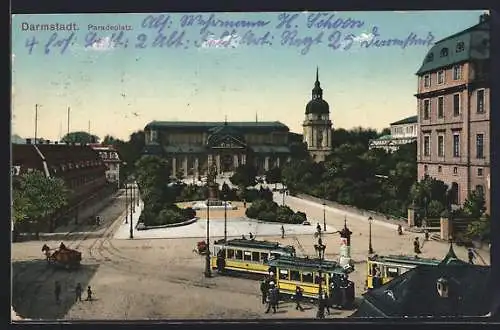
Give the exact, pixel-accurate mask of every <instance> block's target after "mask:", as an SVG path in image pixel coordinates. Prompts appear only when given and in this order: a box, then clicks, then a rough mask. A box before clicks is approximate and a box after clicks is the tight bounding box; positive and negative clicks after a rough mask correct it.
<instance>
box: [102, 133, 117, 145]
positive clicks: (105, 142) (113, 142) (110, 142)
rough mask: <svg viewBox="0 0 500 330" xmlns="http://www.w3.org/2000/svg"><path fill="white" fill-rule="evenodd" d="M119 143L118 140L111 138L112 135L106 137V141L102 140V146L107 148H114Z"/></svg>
mask: <svg viewBox="0 0 500 330" xmlns="http://www.w3.org/2000/svg"><path fill="white" fill-rule="evenodd" d="M117 141H118V139H117V138H115V137H113V136H111V135H106V136H105V137H104V139H102V142H101V143H102V144H103V145H105V146H114V145H115V143H116V142H117Z"/></svg>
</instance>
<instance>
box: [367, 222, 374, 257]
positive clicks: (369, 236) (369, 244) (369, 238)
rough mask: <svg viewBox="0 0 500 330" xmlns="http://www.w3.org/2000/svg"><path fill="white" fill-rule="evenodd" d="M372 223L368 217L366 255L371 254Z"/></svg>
mask: <svg viewBox="0 0 500 330" xmlns="http://www.w3.org/2000/svg"><path fill="white" fill-rule="evenodd" d="M372 222H373V218H372V217H369V218H368V230H369V231H368V254H373V247H372Z"/></svg>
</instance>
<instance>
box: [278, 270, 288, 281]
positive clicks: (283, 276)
mask: <svg viewBox="0 0 500 330" xmlns="http://www.w3.org/2000/svg"><path fill="white" fill-rule="evenodd" d="M280 280H286V281H288V270H287V269H280Z"/></svg>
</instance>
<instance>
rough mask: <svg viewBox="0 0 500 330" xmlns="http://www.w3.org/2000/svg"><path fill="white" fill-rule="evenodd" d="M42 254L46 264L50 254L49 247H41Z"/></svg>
mask: <svg viewBox="0 0 500 330" xmlns="http://www.w3.org/2000/svg"><path fill="white" fill-rule="evenodd" d="M42 252H43V253H44V254H45V257H46V258H47V262H49V261H50V260H49V259H50V255H51V253H50V247H49V246H48V245H47V244H44V245H43V246H42Z"/></svg>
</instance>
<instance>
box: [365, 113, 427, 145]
mask: <svg viewBox="0 0 500 330" xmlns="http://www.w3.org/2000/svg"><path fill="white" fill-rule="evenodd" d="M390 126H391V134H389V135H383V136H381V137H379V138H378V139H372V140H370V142H369V146H368V148H369V149H375V148H378V149H384V150H385V151H387V152H394V151H396V150H398V149H399V147H400V146H401V145H403V144H407V143H413V142H415V141H417V134H418V116H411V117H407V118H404V119H401V120H398V121H396V122H394V123H391V124H390Z"/></svg>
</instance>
